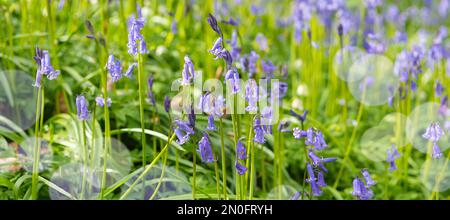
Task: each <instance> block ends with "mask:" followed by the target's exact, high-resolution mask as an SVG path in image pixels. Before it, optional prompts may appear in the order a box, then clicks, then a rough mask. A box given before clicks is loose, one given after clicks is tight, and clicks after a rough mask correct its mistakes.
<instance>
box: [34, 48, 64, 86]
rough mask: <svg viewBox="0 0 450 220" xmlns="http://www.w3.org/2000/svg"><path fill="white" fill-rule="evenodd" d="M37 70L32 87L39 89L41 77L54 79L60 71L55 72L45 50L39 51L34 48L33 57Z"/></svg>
mask: <svg viewBox="0 0 450 220" xmlns="http://www.w3.org/2000/svg"><path fill="white" fill-rule="evenodd" d="M34 60H35V61H36V63H37V65H38V68H37V72H36V81H35V83H34V85H33V86H35V87H40V86H41V80H42V75H46V76H47V78H48V79H49V80H54V79H56V78H57V77H58V76H59V74H60V71H59V70H55V69H54V68H53V66H52V64H51V62H50V54H49V52H48V51H47V50H41V49H39V48H38V47H36V55H35V56H34Z"/></svg>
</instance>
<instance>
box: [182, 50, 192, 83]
mask: <svg viewBox="0 0 450 220" xmlns="http://www.w3.org/2000/svg"><path fill="white" fill-rule="evenodd" d="M181 75H182V77H183V78H182V81H181V85H189V84H191V80H192V79H193V78H194V76H195V71H194V64H193V63H192V61H191V59H189V57H188V56H187V55H186V56H184V67H183V72H182V73H181Z"/></svg>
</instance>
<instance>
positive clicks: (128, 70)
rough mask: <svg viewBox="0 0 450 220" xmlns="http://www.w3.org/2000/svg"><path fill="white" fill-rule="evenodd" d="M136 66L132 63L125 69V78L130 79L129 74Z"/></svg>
mask: <svg viewBox="0 0 450 220" xmlns="http://www.w3.org/2000/svg"><path fill="white" fill-rule="evenodd" d="M136 66H137V63H132V64H131V65H130V66H129V67H128V69H127V71H126V72H125V74H124V75H125V76H126V77H128V78H131V74H132V73H133V70H134V69H135V68H136Z"/></svg>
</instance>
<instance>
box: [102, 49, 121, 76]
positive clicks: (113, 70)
mask: <svg viewBox="0 0 450 220" xmlns="http://www.w3.org/2000/svg"><path fill="white" fill-rule="evenodd" d="M106 69H107V70H108V72H109V75H110V76H111V79H112V81H113V82H117V81H119V79H121V78H122V64H121V63H120V60H119V59H117V60H116V59H115V58H114V55H112V54H110V55H109V57H108V63H107V64H106Z"/></svg>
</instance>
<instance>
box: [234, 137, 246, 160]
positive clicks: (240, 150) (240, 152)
mask: <svg viewBox="0 0 450 220" xmlns="http://www.w3.org/2000/svg"><path fill="white" fill-rule="evenodd" d="M236 151H237V152H236V154H237V158H238V159H239V160H245V159H247V150H246V149H245V147H244V145H243V144H242V142H241V138H240V139H239V140H238V143H237V148H236Z"/></svg>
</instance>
